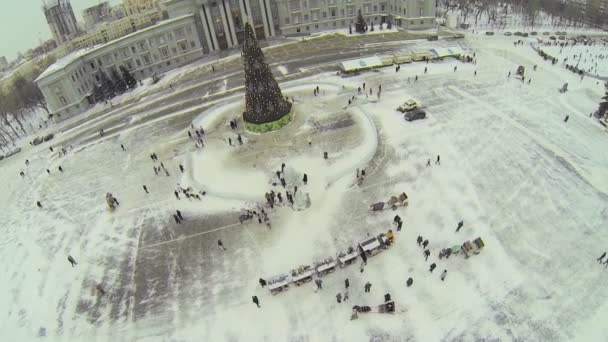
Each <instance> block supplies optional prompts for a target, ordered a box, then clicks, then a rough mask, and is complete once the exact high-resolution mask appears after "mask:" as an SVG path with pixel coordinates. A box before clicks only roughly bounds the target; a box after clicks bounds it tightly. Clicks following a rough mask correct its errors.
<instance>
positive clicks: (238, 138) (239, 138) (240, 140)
mask: <svg viewBox="0 0 608 342" xmlns="http://www.w3.org/2000/svg"><path fill="white" fill-rule="evenodd" d="M236 140H238V142H239V145H243V138H241V135H240V134H237V135H236Z"/></svg>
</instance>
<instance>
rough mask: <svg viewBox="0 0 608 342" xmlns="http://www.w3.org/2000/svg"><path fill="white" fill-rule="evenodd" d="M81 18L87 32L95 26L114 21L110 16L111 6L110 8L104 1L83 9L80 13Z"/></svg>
mask: <svg viewBox="0 0 608 342" xmlns="http://www.w3.org/2000/svg"><path fill="white" fill-rule="evenodd" d="M82 18H83V19H84V28H85V29H86V30H87V31H89V30H91V29H93V28H94V27H95V26H96V25H97V24H100V23H104V22H110V21H112V20H114V17H113V16H112V6H110V3H109V2H108V1H105V2H102V3H100V4H98V5H95V6H92V7H89V8H85V9H84V10H83V11H82Z"/></svg>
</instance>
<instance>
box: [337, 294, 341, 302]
mask: <svg viewBox="0 0 608 342" xmlns="http://www.w3.org/2000/svg"><path fill="white" fill-rule="evenodd" d="M336 301H337V302H338V303H342V294H341V293H338V294H337V295H336Z"/></svg>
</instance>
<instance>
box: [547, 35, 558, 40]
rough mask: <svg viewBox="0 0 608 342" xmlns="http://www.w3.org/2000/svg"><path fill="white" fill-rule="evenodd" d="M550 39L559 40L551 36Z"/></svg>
mask: <svg viewBox="0 0 608 342" xmlns="http://www.w3.org/2000/svg"><path fill="white" fill-rule="evenodd" d="M549 39H551V40H556V39H557V38H555V36H551V37H549Z"/></svg>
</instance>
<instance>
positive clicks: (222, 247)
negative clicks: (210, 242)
mask: <svg viewBox="0 0 608 342" xmlns="http://www.w3.org/2000/svg"><path fill="white" fill-rule="evenodd" d="M217 246H218V247H219V248H221V249H223V250H226V247H224V243H223V242H222V240H217Z"/></svg>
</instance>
